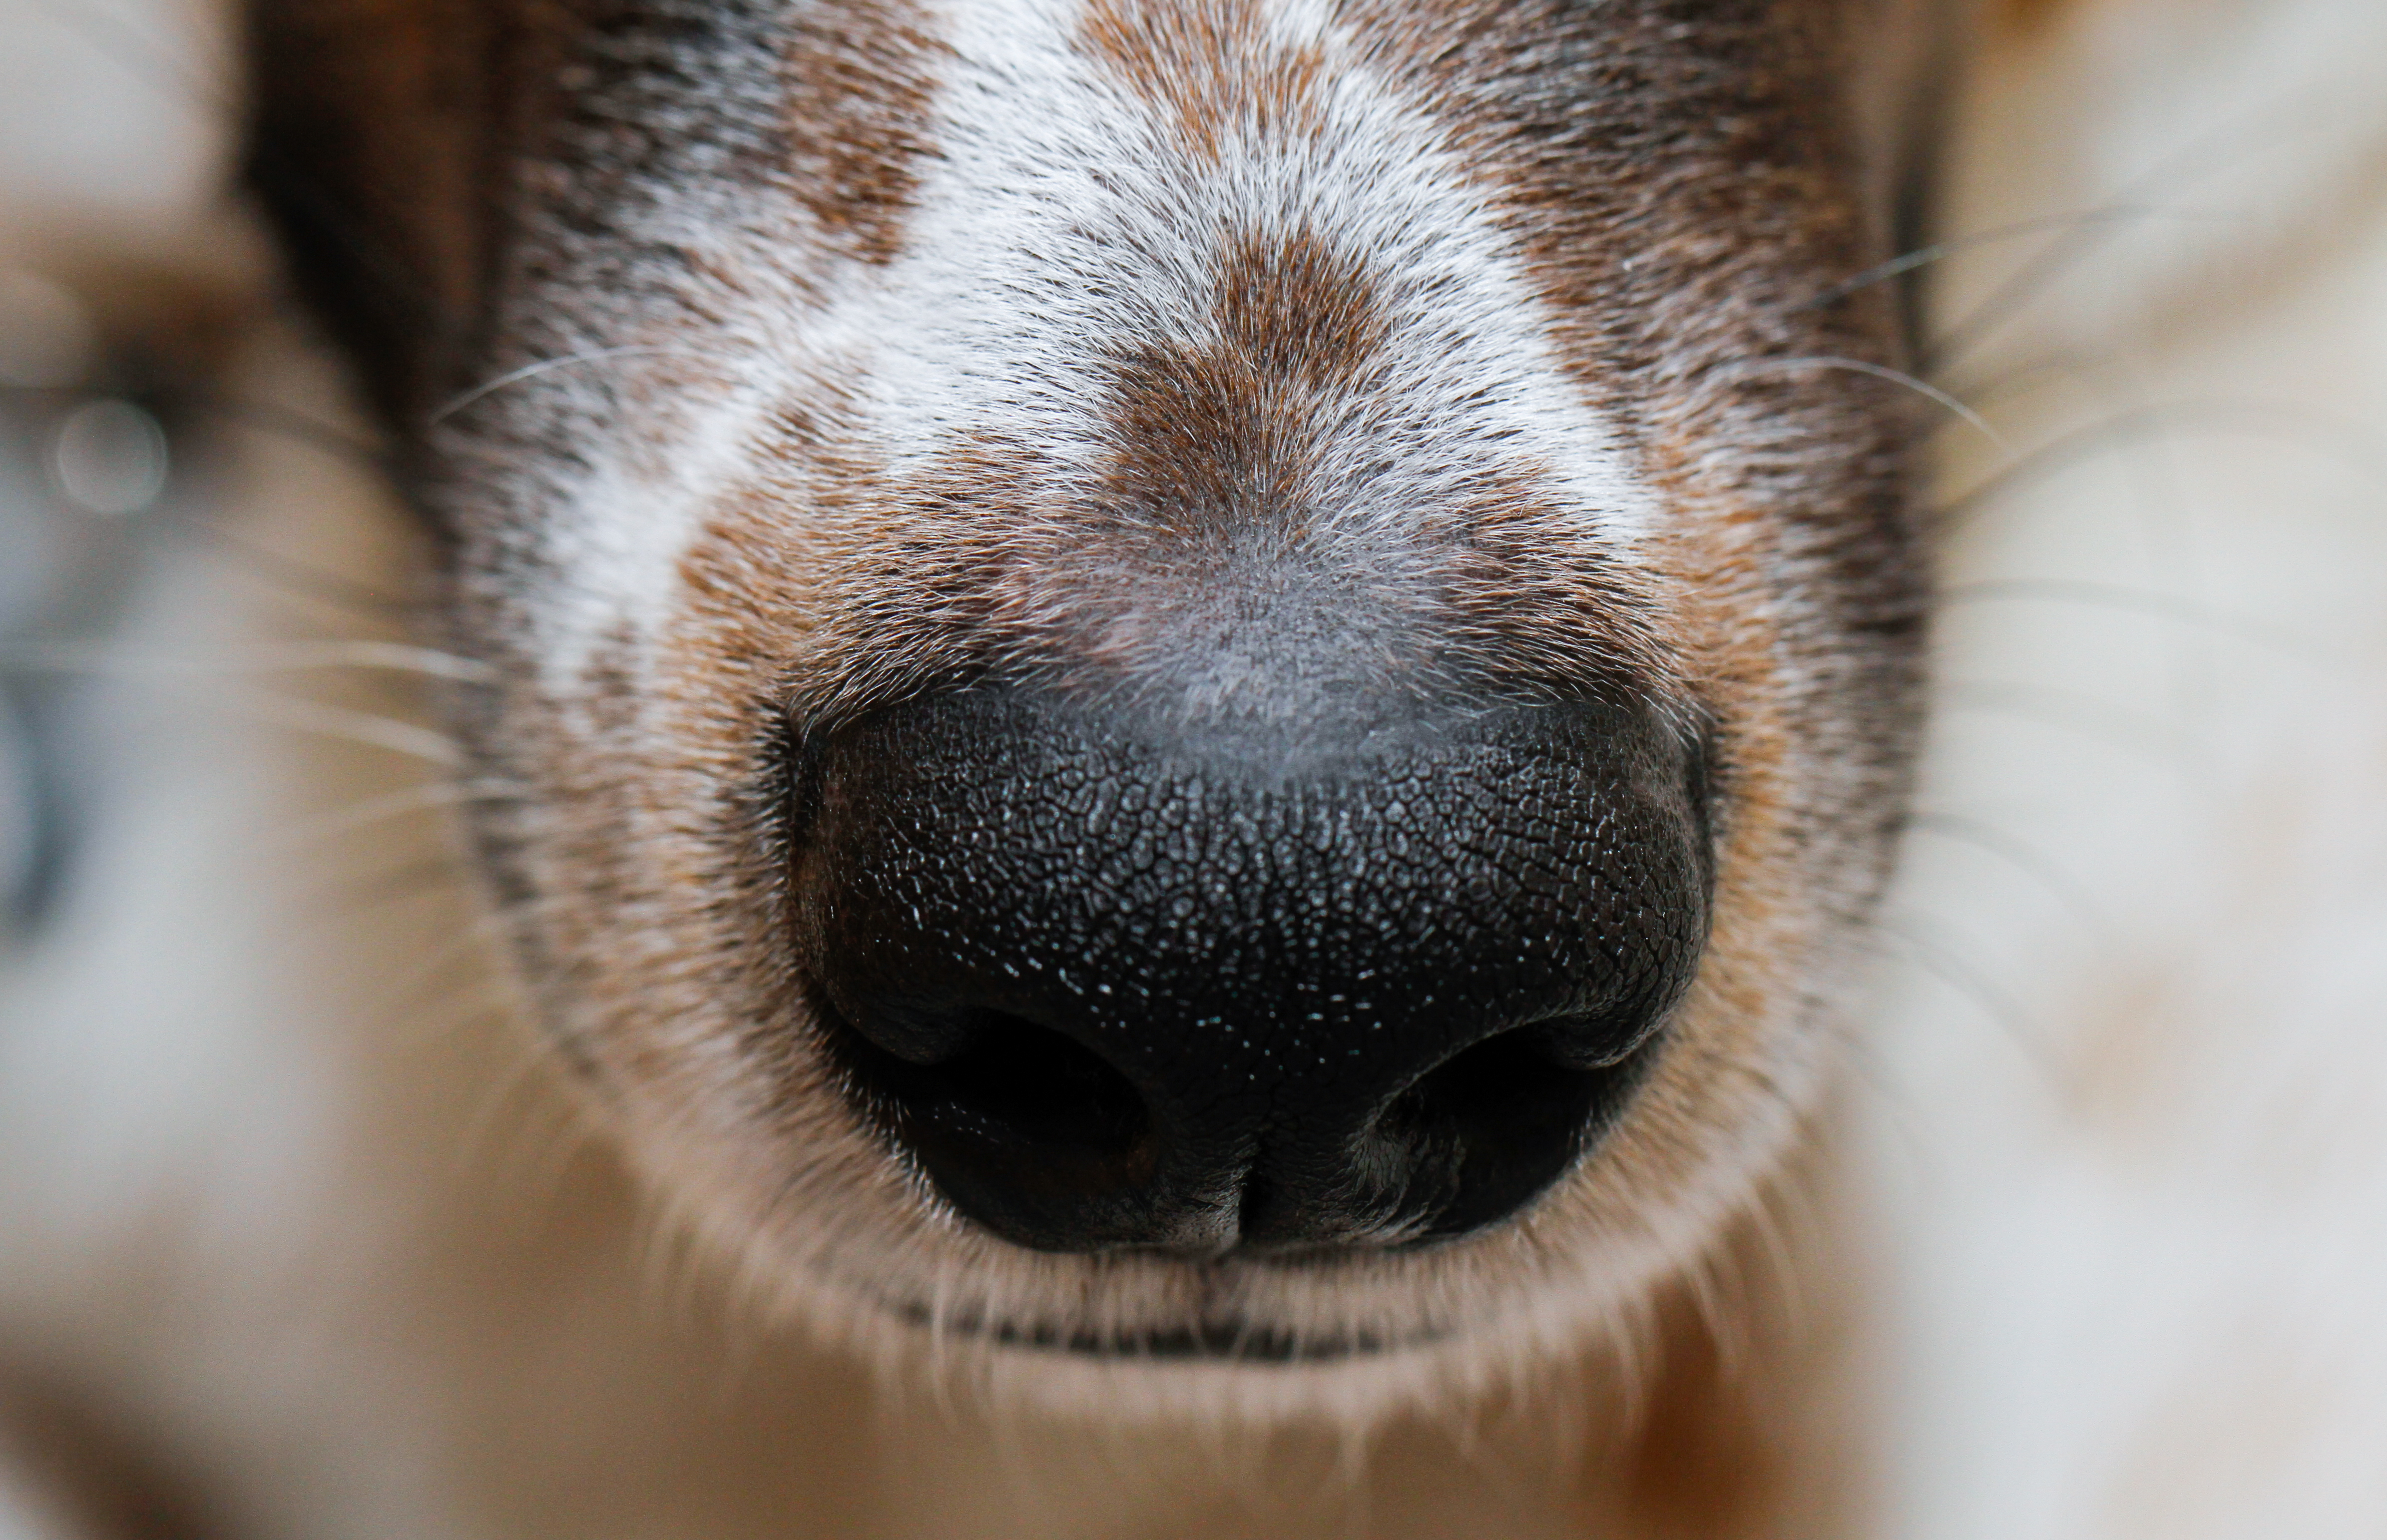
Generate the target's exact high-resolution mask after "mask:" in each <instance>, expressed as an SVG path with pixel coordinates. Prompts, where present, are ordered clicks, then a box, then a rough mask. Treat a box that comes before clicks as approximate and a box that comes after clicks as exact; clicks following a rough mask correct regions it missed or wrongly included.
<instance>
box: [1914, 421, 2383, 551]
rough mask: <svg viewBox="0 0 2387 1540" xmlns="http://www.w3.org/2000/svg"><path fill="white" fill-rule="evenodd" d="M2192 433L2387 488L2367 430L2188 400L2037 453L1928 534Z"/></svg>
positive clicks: (1967, 498) (2094, 426)
mask: <svg viewBox="0 0 2387 1540" xmlns="http://www.w3.org/2000/svg"><path fill="white" fill-rule="evenodd" d="M2191 426H2192V427H2196V428H2200V429H2202V430H2204V431H2205V432H2208V433H2210V432H2213V431H2216V430H2220V431H2228V432H2232V433H2239V434H2243V435H2248V436H2250V437H2256V438H2278V439H2281V440H2283V441H2286V442H2291V443H2300V444H2303V445H2305V447H2306V448H2312V449H2314V450H2316V451H2317V452H2319V453H2322V454H2325V455H2327V456H2329V457H2330V458H2331V459H2333V460H2336V461H2340V462H2341V463H2343V464H2344V465H2345V466H2346V467H2347V468H2348V469H2350V470H2352V471H2354V472H2355V473H2358V474H2360V475H2362V476H2363V477H2364V479H2366V480H2368V481H2371V482H2373V483H2375V484H2376V485H2377V486H2381V487H2387V450H2382V448H2381V445H2380V443H2379V441H2378V438H2377V436H2376V435H2375V434H2373V433H2371V432H2369V431H2368V430H2365V429H2363V428H2360V427H2358V426H2355V425H2354V424H2350V423H2338V422H2334V421H2332V420H2330V419H2329V418H2328V417H2326V416H2323V415H2321V414H2318V413H2315V412H2312V411H2310V410H2305V409H2304V408H2301V407H2293V406H2288V405H2284V404H2282V403H2280V402H2277V401H2250V400H2233V399H2229V398H2190V399H2182V400H2177V401H2165V402H2160V403H2157V404H2155V405H2153V406H2146V407H2138V408H2133V409H2131V410H2128V411H2122V412H2116V413H2115V414H2114V415H2112V416H2110V417H2107V418H2105V419H2103V420H2102V421H2100V422H2096V423H2090V424H2089V425H2088V426H2086V427H2083V428H2078V429H2076V430H2075V431H2073V432H2071V433H2067V434H2065V435H2063V436H2061V437H2059V438H2057V439H2055V440H2053V441H2052V442H2051V443H2047V444H2043V445H2041V446H2040V447H2039V448H2035V449H2033V450H2031V451H2030V452H2029V453H2027V454H2026V455H2022V456H2020V457H2018V458H2016V459H2015V460H2014V461H2011V462H2009V463H2008V464H2007V465H2005V466H2004V467H2002V469H2000V470H1999V471H1998V472H1997V473H1995V474H1994V475H1991V476H1990V477H1989V478H1988V479H1987V480H1986V481H1984V482H1982V483H1981V484H1980V485H1979V486H1975V487H1973V488H1972V489H1970V490H1969V491H1965V492H1962V493H1959V494H1958V495H1957V496H1955V497H1954V498H1952V499H1950V500H1949V501H1948V502H1946V503H1944V504H1943V505H1941V506H1940V508H1939V510H1938V511H1936V512H1935V513H1934V514H1933V515H1932V531H1933V533H1934V535H1936V536H1939V537H1941V538H1945V537H1946V536H1948V535H1950V534H1952V533H1953V532H1954V531H1955V530H1957V529H1959V528H1961V527H1963V525H1964V523H1965V522H1966V521H1967V520H1969V519H1970V518H1972V517H1973V515H1974V514H1975V513H1977V512H1978V511H1979V510H1980V509H1981V507H1982V506H1983V505H1985V504H1986V503H1988V502H1989V501H1991V500H1992V499H1996V498H1998V497H2001V496H2002V495H2004V494H2005V493H2007V492H2010V491H2012V490H2014V488H2015V487H2017V486H2025V485H2027V484H2028V483H2030V482H2031V481H2034V480H2037V479H2040V478H2041V477H2044V476H2049V475H2052V474H2055V473H2058V472H2060V471H2064V470H2066V469H2069V468H2070V467H2071V466H2074V465H2077V464H2079V463H2081V462H2083V461H2087V460H2088V459H2090V457H2092V456H2095V455H2099V454H2103V453H2106V452H2109V451H2110V450H2112V449H2114V448H2118V447H2119V444H2120V443H2121V442H2124V441H2127V440H2128V438H2129V437H2130V435H2136V434H2143V433H2154V432H2161V431H2164V430H2166V429H2171V428H2178V427H2191Z"/></svg>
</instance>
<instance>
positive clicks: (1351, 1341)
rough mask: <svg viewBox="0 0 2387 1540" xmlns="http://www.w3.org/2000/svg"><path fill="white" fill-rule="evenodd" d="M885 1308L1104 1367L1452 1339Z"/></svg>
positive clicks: (1285, 1360)
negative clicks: (1097, 1323)
mask: <svg viewBox="0 0 2387 1540" xmlns="http://www.w3.org/2000/svg"><path fill="white" fill-rule="evenodd" d="M886 1308H887V1310H888V1313H889V1314H890V1315H891V1316H893V1317H894V1318H895V1319H898V1320H901V1321H903V1323H905V1324H906V1325H909V1326H913V1327H917V1328H921V1329H923V1330H934V1331H936V1332H940V1333H942V1334H946V1335H952V1336H958V1337H967V1338H972V1339H975V1340H977V1341H980V1342H984V1343H987V1344H991V1345H993V1346H996V1347H1001V1348H1006V1349H1014V1350H1017V1351H1021V1352H1027V1353H1046V1354H1057V1355H1062V1356H1065V1357H1071V1358H1080V1359H1085V1360H1089V1361H1093V1362H1103V1363H1129V1364H1145V1363H1149V1364H1219V1365H1236V1366H1243V1365H1249V1366H1251V1367H1254V1368H1259V1369H1289V1368H1299V1367H1302V1366H1305V1365H1323V1364H1337V1363H1349V1362H1352V1361H1354V1360H1358V1359H1365V1358H1373V1357H1383V1356H1385V1355H1388V1354H1394V1353H1400V1352H1405V1351H1414V1350H1416V1349H1420V1348H1426V1347H1432V1346H1433V1345H1434V1344H1437V1343H1440V1342H1444V1341H1446V1340H1447V1339H1448V1338H1449V1337H1450V1336H1451V1334H1452V1332H1450V1331H1448V1330H1446V1329H1441V1328H1434V1327H1423V1328H1419V1329H1416V1330H1412V1331H1408V1332H1400V1333H1397V1334H1395V1333H1384V1332H1354V1331H1338V1332H1322V1333H1303V1332H1293V1331H1290V1330H1287V1329H1285V1328H1282V1327H1280V1326H1274V1325H1269V1324H1264V1323H1261V1322H1258V1321H1255V1320H1252V1319H1247V1318H1242V1317H1224V1318H1219V1319H1207V1320H1202V1321H1198V1322H1193V1323H1190V1324H1187V1325H1182V1326H1170V1327H1155V1328H1150V1329H1146V1330H1142V1331H1111V1332H1102V1331H1094V1330H1090V1329H1088V1328H1085V1327H1077V1326H1061V1325H1056V1324H1055V1323H1053V1322H1050V1321H1030V1320H998V1319H990V1318H987V1317H984V1316H978V1315H968V1314H962V1315H954V1314H939V1313H937V1312H935V1311H933V1310H931V1309H930V1308H929V1307H928V1306H926V1305H922V1304H919V1303H917V1302H902V1303H890V1304H888V1305H887V1306H886Z"/></svg>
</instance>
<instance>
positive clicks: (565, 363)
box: [425, 343, 715, 426]
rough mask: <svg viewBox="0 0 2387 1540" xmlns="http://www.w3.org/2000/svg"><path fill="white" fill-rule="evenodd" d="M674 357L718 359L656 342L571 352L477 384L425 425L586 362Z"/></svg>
mask: <svg viewBox="0 0 2387 1540" xmlns="http://www.w3.org/2000/svg"><path fill="white" fill-rule="evenodd" d="M672 355H677V356H679V357H683V358H699V359H709V358H712V357H714V356H715V355H714V354H712V353H708V352H705V351H703V350H702V349H701V348H694V347H674V346H671V345H670V344H665V343H656V344H646V345H633V346H630V347H596V348H591V349H589V350H588V351H587V352H584V353H567V354H565V355H564V356H563V357H562V358H559V359H541V360H538V361H537V362H536V363H526V364H524V365H523V366H522V367H521V368H519V369H510V370H508V371H506V372H504V373H502V374H500V375H499V376H498V377H497V378H496V379H494V380H484V381H482V382H481V383H480V384H479V385H474V386H473V387H472V388H471V389H470V390H467V391H465V392H464V393H463V394H462V395H461V396H457V397H454V398H451V399H449V400H448V403H447V404H446V405H444V406H442V407H440V408H439V409H438V410H436V411H434V412H433V413H432V414H431V415H430V417H429V418H427V419H425V425H426V426H436V425H438V424H439V423H444V422H446V421H447V420H448V419H449V418H450V417H453V416H455V415H456V414H457V413H458V412H460V411H462V410H464V409H465V408H466V407H469V406H471V405H472V404H473V403H474V402H475V401H479V400H482V399H484V398H487V397H490V396H493V395H495V394H497V393H498V392H499V391H500V390H503V389H505V388H506V387H507V386H509V385H520V384H522V383H523V382H524V381H525V380H532V379H537V377H538V376H539V375H541V374H551V373H553V372H555V371H557V370H559V369H570V368H573V367H575V366H576V365H579V364H584V363H603V362H605V361H607V360H613V359H628V358H651V357H663V356H672Z"/></svg>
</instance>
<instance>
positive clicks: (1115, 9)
mask: <svg viewBox="0 0 2387 1540" xmlns="http://www.w3.org/2000/svg"><path fill="white" fill-rule="evenodd" d="M1079 42H1080V45H1081V46H1082V47H1084V48H1085V50H1086V52H1087V53H1088V54H1090V55H1092V57H1096V58H1099V59H1102V60H1104V61H1105V62H1106V63H1108V64H1109V65H1110V66H1111V67H1112V68H1113V69H1116V70H1117V71H1118V74H1119V76H1120V78H1121V79H1123V80H1124V81H1126V82H1128V84H1129V85H1130V87H1131V88H1132V89H1133V90H1134V91H1135V92H1136V93H1137V94H1138V95H1141V96H1143V98H1144V100H1146V101H1148V102H1150V103H1152V104H1153V105H1154V106H1155V107H1159V108H1160V109H1162V110H1163V111H1165V112H1167V113H1168V115H1169V116H1170V118H1171V119H1172V120H1174V121H1175V122H1176V124H1177V126H1178V130H1179V132H1180V133H1181V134H1182V135H1183V137H1184V140H1185V143H1186V145H1188V146H1189V147H1190V148H1192V149H1193V151H1194V152H1195V153H1196V154H1197V155H1199V156H1201V157H1203V158H1206V159H1216V158H1218V157H1219V153H1220V150H1221V148H1222V146H1223V145H1224V142H1225V140H1226V137H1227V136H1228V135H1229V134H1230V133H1232V132H1233V131H1234V130H1236V129H1237V128H1238V127H1241V128H1244V129H1248V130H1249V131H1251V132H1253V133H1257V134H1258V135H1260V136H1262V137H1269V138H1273V137H1279V136H1283V135H1290V134H1299V133H1314V132H1316V131H1317V129H1318V128H1319V127H1320V122H1321V119H1320V112H1319V106H1318V95H1317V94H1318V90H1319V87H1320V83H1321V82H1320V71H1321V69H1323V67H1324V64H1325V60H1324V57H1323V56H1321V55H1320V52H1319V51H1318V50H1317V49H1316V48H1315V47H1307V46H1304V47H1286V46H1284V45H1283V44H1280V43H1278V42H1277V41H1276V40H1274V39H1273V38H1271V37H1269V32H1268V23H1267V19H1266V18H1265V17H1264V16H1263V15H1262V14H1261V11H1260V9H1259V7H1258V6H1256V5H1254V4H1252V3H1251V0H1092V4H1090V5H1088V6H1087V7H1086V13H1085V19H1084V21H1083V22H1082V24H1081V25H1080V29H1079Z"/></svg>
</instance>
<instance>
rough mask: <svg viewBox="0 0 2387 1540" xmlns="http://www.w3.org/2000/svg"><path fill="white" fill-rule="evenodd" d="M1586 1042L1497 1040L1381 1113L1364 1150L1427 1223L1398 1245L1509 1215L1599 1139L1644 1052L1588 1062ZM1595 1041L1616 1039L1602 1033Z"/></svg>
mask: <svg viewBox="0 0 2387 1540" xmlns="http://www.w3.org/2000/svg"><path fill="white" fill-rule="evenodd" d="M1570 1028H1573V1029H1574V1030H1573V1031H1572V1033H1570V1031H1569V1029H1570ZM1591 1037H1592V1034H1591V1033H1590V1032H1588V1031H1586V1030H1585V1029H1584V1026H1583V1025H1581V1024H1578V1023H1573V1022H1564V1023H1561V1022H1549V1023H1542V1024H1540V1025H1537V1026H1533V1027H1520V1028H1516V1029H1511V1030H1509V1031H1506V1032H1501V1033H1499V1034H1497V1035H1496V1036H1494V1037H1490V1038H1487V1039H1485V1040H1484V1041H1482V1042H1479V1043H1476V1044H1475V1045H1474V1046H1473V1047H1471V1048H1467V1049H1464V1050H1462V1051H1461V1052H1459V1054H1456V1055H1454V1056H1453V1057H1451V1058H1450V1059H1448V1060H1446V1062H1445V1063H1443V1064H1442V1065H1441V1066H1439V1067H1436V1068H1435V1069H1433V1070H1432V1071H1430V1072H1429V1073H1427V1074H1426V1075H1425V1076H1424V1077H1423V1078H1422V1079H1419V1080H1418V1081H1417V1083H1415V1084H1414V1085H1412V1086H1410V1087H1409V1088H1408V1090H1407V1091H1404V1092H1401V1093H1400V1095H1398V1096H1396V1097H1395V1098H1394V1099H1393V1101H1392V1103H1391V1104H1390V1105H1388V1106H1386V1107H1385V1109H1384V1112H1383V1116H1382V1117H1379V1118H1378V1119H1377V1121H1376V1125H1375V1127H1374V1128H1373V1129H1371V1130H1370V1131H1369V1135H1368V1139H1369V1142H1370V1143H1371V1144H1374V1145H1375V1146H1377V1148H1378V1151H1379V1152H1380V1153H1379V1154H1378V1155H1377V1159H1378V1160H1380V1161H1383V1162H1384V1163H1385V1164H1387V1165H1389V1166H1391V1167H1393V1168H1395V1169H1397V1170H1400V1171H1402V1172H1403V1173H1404V1174H1405V1177H1406V1180H1407V1182H1408V1185H1409V1187H1410V1189H1411V1193H1412V1196H1411V1203H1412V1206H1414V1207H1416V1208H1417V1209H1419V1210H1421V1211H1422V1212H1425V1213H1428V1214H1430V1215H1431V1216H1432V1218H1431V1219H1430V1220H1429V1222H1427V1223H1426V1224H1425V1226H1424V1227H1423V1228H1422V1229H1420V1230H1417V1231H1414V1232H1413V1233H1412V1234H1410V1235H1409V1236H1408V1240H1409V1241H1410V1242H1411V1243H1417V1242H1423V1241H1433V1240H1442V1239H1445V1238H1447V1237H1450V1236H1454V1235H1463V1234H1465V1233H1467V1232H1468V1231H1472V1230H1480V1229H1482V1228H1484V1226H1485V1225H1488V1224H1492V1223H1494V1222H1496V1221H1497V1220H1499V1219H1501V1218H1505V1217H1507V1216H1508V1215H1509V1214H1511V1213H1514V1212H1515V1211H1516V1210H1517V1209H1519V1208H1520V1207H1522V1206H1523V1205H1525V1203H1526V1202H1528V1201H1529V1200H1531V1199H1532V1198H1533V1196H1534V1195H1535V1193H1539V1192H1541V1190H1542V1189H1543V1188H1545V1187H1547V1186H1548V1185H1549V1184H1550V1183H1551V1182H1552V1181H1553V1180H1557V1178H1558V1177H1559V1175H1560V1173H1561V1172H1562V1171H1564V1170H1565V1169H1566V1168H1567V1167H1568V1166H1569V1165H1570V1164H1572V1162H1573V1160H1574V1158H1575V1157H1576V1155H1579V1154H1580V1153H1581V1152H1582V1150H1583V1149H1584V1147H1585V1145H1586V1144H1588V1143H1589V1142H1591V1141H1592V1140H1593V1139H1594V1138H1596V1137H1597V1136H1598V1132H1599V1131H1600V1130H1601V1128H1602V1127H1603V1126H1604V1124H1605V1123H1606V1121H1607V1119H1608V1117H1610V1116H1612V1115H1613V1114H1614V1113H1615V1112H1616V1111H1617V1110H1618V1109H1619V1107H1621V1105H1623V1094H1624V1092H1628V1091H1630V1090H1631V1089H1632V1086H1633V1083H1634V1082H1635V1081H1636V1080H1637V1079H1639V1075H1640V1070H1641V1068H1642V1067H1643V1065H1644V1064H1645V1063H1646V1061H1647V1055H1646V1054H1640V1053H1638V1052H1637V1051H1636V1050H1637V1048H1638V1046H1639V1044H1638V1043H1636V1044H1635V1045H1634V1046H1633V1047H1628V1048H1625V1049H1623V1050H1622V1051H1619V1050H1616V1049H1614V1048H1612V1047H1611V1048H1609V1049H1607V1050H1604V1051H1600V1052H1598V1053H1597V1054H1595V1053H1594V1052H1593V1051H1591V1050H1588V1049H1587V1048H1586V1046H1585V1044H1586V1042H1587V1041H1589V1040H1590V1039H1591ZM1603 1041H1607V1042H1609V1043H1611V1044H1612V1043H1614V1042H1615V1041H1616V1039H1615V1036H1614V1034H1612V1033H1610V1034H1607V1035H1606V1036H1605V1038H1604V1040H1603ZM1595 1060H1596V1061H1597V1062H1595ZM1420 1189H1424V1190H1425V1191H1419V1190H1420Z"/></svg>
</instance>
